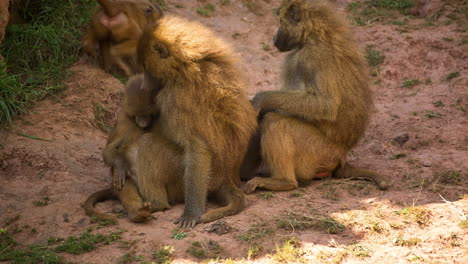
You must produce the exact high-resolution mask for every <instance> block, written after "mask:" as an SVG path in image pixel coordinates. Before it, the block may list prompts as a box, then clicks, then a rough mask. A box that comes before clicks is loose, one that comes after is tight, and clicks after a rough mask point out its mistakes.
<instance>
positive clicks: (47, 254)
mask: <svg viewBox="0 0 468 264" xmlns="http://www.w3.org/2000/svg"><path fill="white" fill-rule="evenodd" d="M90 232H91V230H90V229H88V230H87V231H85V232H84V233H83V234H81V235H80V236H78V237H75V236H70V237H68V238H67V239H61V238H49V239H48V240H47V243H48V244H47V245H28V246H26V247H25V246H23V245H20V244H19V243H17V242H16V241H14V240H13V238H12V237H11V236H10V235H9V234H8V232H7V231H6V230H5V229H0V261H9V262H10V263H47V264H62V263H63V264H64V263H69V262H66V261H65V260H64V258H63V257H62V256H60V255H57V253H58V252H66V253H69V254H74V255H77V254H82V253H85V252H89V251H91V250H93V249H95V248H96V247H98V246H99V245H102V244H110V243H112V242H114V241H117V240H119V239H120V238H121V237H120V234H121V233H122V232H124V231H123V230H121V231H118V232H112V233H110V234H108V235H104V234H91V233H90Z"/></svg>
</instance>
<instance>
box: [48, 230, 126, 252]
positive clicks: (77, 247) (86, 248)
mask: <svg viewBox="0 0 468 264" xmlns="http://www.w3.org/2000/svg"><path fill="white" fill-rule="evenodd" d="M123 232H125V231H124V230H121V231H117V232H111V233H110V234H109V235H103V234H91V229H88V230H86V231H85V232H84V233H83V234H81V235H80V236H77V237H75V236H70V237H68V238H67V239H65V240H64V242H63V243H62V244H60V245H59V246H57V247H56V248H55V250H56V251H57V252H66V253H69V254H73V255H78V254H82V253H86V252H90V251H92V250H94V249H95V248H96V247H98V245H100V244H103V245H109V244H111V243H113V242H115V241H117V240H120V239H121V238H122V237H121V235H120V234H122V233H123Z"/></svg>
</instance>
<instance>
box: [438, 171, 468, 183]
mask: <svg viewBox="0 0 468 264" xmlns="http://www.w3.org/2000/svg"><path fill="white" fill-rule="evenodd" d="M435 178H436V180H437V181H438V182H440V183H444V184H459V183H462V182H464V181H466V176H465V177H463V175H462V173H461V171H459V170H458V171H457V170H445V171H440V172H437V173H436V174H435ZM464 178H465V179H464Z"/></svg>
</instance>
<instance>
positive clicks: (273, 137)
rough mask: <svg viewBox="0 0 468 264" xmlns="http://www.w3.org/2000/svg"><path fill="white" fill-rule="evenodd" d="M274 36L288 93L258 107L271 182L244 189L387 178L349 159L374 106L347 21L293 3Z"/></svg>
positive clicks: (259, 100)
mask: <svg viewBox="0 0 468 264" xmlns="http://www.w3.org/2000/svg"><path fill="white" fill-rule="evenodd" d="M279 13H280V27H279V29H278V32H277V33H276V36H275V37H274V44H275V46H276V47H277V48H278V49H279V50H280V51H282V52H286V51H291V53H290V54H289V55H288V56H287V58H286V61H285V64H284V66H283V79H284V83H283V87H282V89H281V90H279V91H265V92H261V93H258V94H257V95H256V96H255V97H254V98H253V99H252V104H253V105H254V107H255V108H256V109H257V110H259V111H260V113H261V114H262V113H265V114H264V116H263V119H262V120H261V124H260V131H261V154H262V159H263V162H265V164H266V165H267V166H268V168H269V169H270V170H271V174H272V175H271V178H259V177H256V178H254V179H252V180H250V181H248V182H247V184H246V185H245V186H244V191H245V192H246V193H251V192H253V191H254V190H255V189H256V188H265V189H268V190H273V191H284V190H291V189H294V188H296V187H297V186H298V181H299V182H308V181H309V180H311V179H313V178H319V177H324V176H327V175H330V174H331V173H330V172H332V171H333V174H334V176H336V177H347V178H370V179H372V180H374V181H375V182H376V184H377V185H378V186H379V187H380V188H381V189H386V188H387V187H388V183H387V181H386V180H385V179H384V178H383V177H381V176H380V175H378V174H376V173H374V172H371V171H367V170H361V169H356V168H353V167H351V166H350V165H349V164H347V163H345V161H346V154H347V153H348V151H349V150H350V149H351V148H352V147H354V146H355V145H356V143H357V142H358V140H359V139H360V138H361V136H362V135H363V134H364V131H365V129H366V126H367V123H368V119H369V108H370V107H371V104H372V102H371V93H370V90H369V87H368V77H367V76H368V73H367V68H366V62H365V61H364V59H363V55H362V54H361V52H360V50H359V48H358V47H357V45H356V44H355V42H354V41H353V40H352V38H351V36H350V34H349V32H350V30H349V28H348V26H347V24H346V21H345V17H346V16H340V15H339V14H337V13H336V9H335V8H331V7H330V6H329V4H327V3H326V1H320V0H316V1H307V0H286V1H284V2H283V4H282V5H281V7H280V10H279Z"/></svg>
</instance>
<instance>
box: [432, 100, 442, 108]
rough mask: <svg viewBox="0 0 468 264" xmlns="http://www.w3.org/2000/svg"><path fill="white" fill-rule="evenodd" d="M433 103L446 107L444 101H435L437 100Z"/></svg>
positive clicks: (436, 105)
mask: <svg viewBox="0 0 468 264" xmlns="http://www.w3.org/2000/svg"><path fill="white" fill-rule="evenodd" d="M432 104H433V105H434V106H435V107H444V106H445V104H444V103H443V102H442V101H440V100H439V101H435V102H432Z"/></svg>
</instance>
